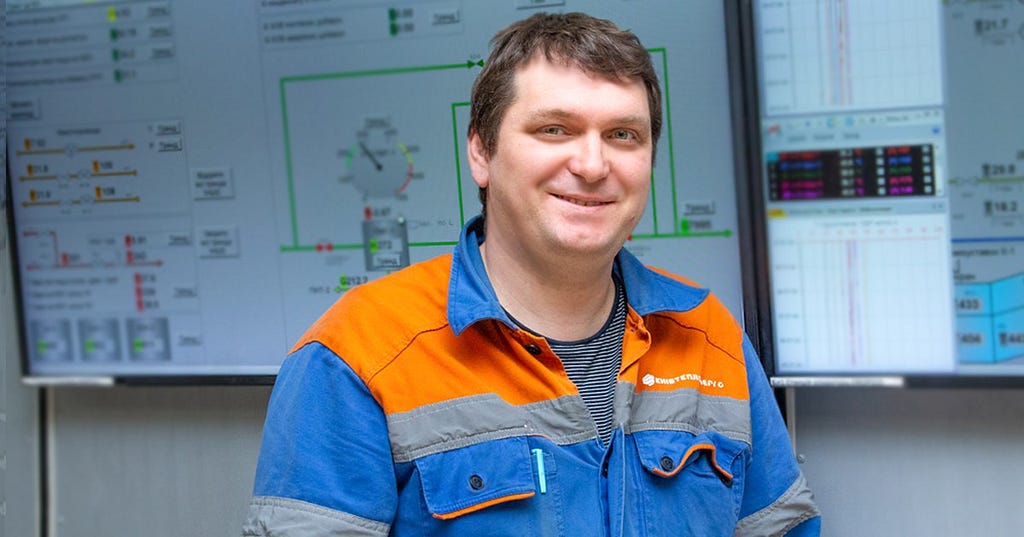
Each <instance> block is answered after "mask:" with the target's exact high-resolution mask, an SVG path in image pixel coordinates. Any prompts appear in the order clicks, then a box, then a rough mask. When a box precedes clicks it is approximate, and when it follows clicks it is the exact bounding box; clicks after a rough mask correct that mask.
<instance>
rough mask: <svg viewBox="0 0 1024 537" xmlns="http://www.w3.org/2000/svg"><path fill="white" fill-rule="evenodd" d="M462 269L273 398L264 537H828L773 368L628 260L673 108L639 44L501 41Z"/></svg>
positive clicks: (410, 298) (489, 80)
mask: <svg viewBox="0 0 1024 537" xmlns="http://www.w3.org/2000/svg"><path fill="white" fill-rule="evenodd" d="M493 45H494V47H493V50H492V53H491V56H490V58H489V59H488V61H487V64H486V65H485V67H484V69H483V70H482V72H481V73H480V76H479V78H478V80H477V82H476V83H475V84H474V87H473V94H472V112H471V115H472V117H471V120H470V129H469V140H468V156H469V162H470V166H471V169H472V172H473V177H474V179H475V180H476V182H477V184H478V185H479V186H480V187H481V198H482V199H483V200H484V217H482V218H477V219H475V220H473V221H471V222H470V223H469V224H467V226H466V228H465V229H464V230H463V232H462V236H461V239H460V242H459V244H458V246H456V248H455V251H454V252H453V254H451V255H447V256H442V257H439V258H436V259H433V260H430V261H426V262H423V263H420V264H416V265H414V266H412V267H409V268H407V269H405V270H402V271H400V272H397V273H395V274H392V275H390V276H388V277H386V278H382V279H380V280H378V281H376V282H372V283H368V284H365V285H363V286H360V287H357V288H355V289H353V290H351V291H349V292H348V293H346V294H345V295H344V296H343V297H342V299H341V300H340V301H338V303H337V304H335V305H334V306H333V307H332V308H331V309H330V310H329V311H328V312H327V313H326V314H325V315H324V316H323V317H322V318H321V319H320V320H319V321H317V323H316V324H315V325H314V326H313V327H312V328H311V329H310V330H309V332H308V333H307V334H306V335H305V336H304V337H303V338H302V339H301V340H300V341H299V342H298V344H297V345H296V347H295V348H294V350H293V351H292V353H291V355H290V356H289V358H288V360H287V361H286V362H285V364H284V365H283V366H282V368H281V372H280V374H279V376H278V380H277V384H276V385H275V387H274V392H273V395H272V397H271V401H270V408H269V410H268V416H267V423H266V427H265V431H264V439H263V446H262V450H261V454H260V460H259V467H258V469H257V475H256V485H255V498H254V499H253V501H252V504H251V516H250V520H249V521H248V522H247V523H246V529H245V534H246V535H288V536H292V535H303V536H304V535H366V536H371V535H372V536H385V535H398V536H401V535H417V536H418V535H444V536H474V535H568V536H591V535H651V536H661V535H673V536H679V535H716V536H717V535H722V536H726V535H734V534H735V535H782V534H787V533H788V534H789V535H816V534H817V533H818V531H819V518H818V514H817V510H816V508H815V506H814V503H813V500H812V498H811V495H810V492H809V491H808V489H807V487H806V484H805V481H804V479H803V477H802V476H801V474H800V471H799V469H798V468H797V467H796V463H795V461H794V458H793V454H792V452H791V450H790V447H789V442H788V438H787V436H786V432H785V429H784V427H783V424H782V420H781V418H780V416H779V413H778V409H777V408H776V407H775V403H774V399H773V398H772V394H771V391H770V389H769V387H768V385H767V382H766V380H765V378H764V374H763V372H762V370H761V368H760V366H759V363H758V360H757V357H756V356H755V354H754V352H753V349H752V348H751V346H750V344H749V342H748V341H747V340H746V339H745V337H744V335H743V332H742V330H741V329H740V327H739V326H738V325H737V324H736V322H735V321H734V320H733V319H732V318H731V317H730V316H729V314H728V313H727V312H726V310H725V309H724V307H723V306H722V305H720V304H719V303H718V302H717V301H716V300H715V299H714V298H713V297H712V296H710V295H709V294H708V292H707V291H705V290H702V289H699V288H696V287H692V286H691V285H689V284H687V283H684V282H682V281H680V280H679V279H677V278H674V277H671V276H668V275H665V274H663V273H660V272H655V271H652V270H650V269H648V268H646V267H644V266H643V265H641V264H640V263H639V262H638V261H637V260H636V258H634V257H632V256H631V255H630V254H629V253H628V252H626V251H625V250H623V249H622V246H623V244H624V243H625V241H626V239H627V237H628V236H629V233H630V232H631V231H632V229H633V227H634V226H635V225H636V223H637V221H638V220H639V219H640V217H641V215H642V214H643V211H644V206H645V203H646V200H647V197H648V189H649V182H650V175H651V167H652V166H653V160H654V152H655V142H656V140H657V139H658V135H659V132H660V118H661V95H660V90H659V86H658V83H657V78H656V75H655V73H654V70H653V68H652V66H651V61H650V57H649V55H648V53H647V52H646V50H645V49H644V48H643V46H642V45H641V44H640V42H639V41H638V40H637V39H636V37H635V36H633V35H632V34H631V33H628V32H624V31H622V30H619V29H618V28H616V27H615V26H614V25H612V24H611V23H610V22H608V21H603V20H599V19H593V18H591V17H588V16H585V15H582V14H567V15H548V14H539V15H535V16H533V17H530V18H528V19H526V20H523V21H520V22H518V23H516V24H513V25H512V26H510V27H509V28H506V29H505V30H502V31H501V32H499V33H498V34H497V36H495V38H494V41H493Z"/></svg>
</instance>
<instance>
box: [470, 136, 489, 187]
mask: <svg viewBox="0 0 1024 537" xmlns="http://www.w3.org/2000/svg"><path fill="white" fill-rule="evenodd" d="M466 158H467V159H469V171H470V173H472V174H473V181H476V184H477V186H479V187H480V188H487V185H488V184H490V182H491V175H490V159H489V158H488V157H487V151H486V150H484V142H483V140H481V139H480V135H479V134H477V132H476V131H473V132H471V133H469V139H467V140H466Z"/></svg>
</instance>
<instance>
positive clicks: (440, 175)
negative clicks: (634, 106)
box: [279, 48, 733, 271]
mask: <svg viewBox="0 0 1024 537" xmlns="http://www.w3.org/2000/svg"><path fill="white" fill-rule="evenodd" d="M649 50H650V52H651V54H652V56H653V57H654V58H653V59H654V63H655V67H656V69H657V70H659V71H660V72H659V76H660V78H661V83H662V91H663V95H664V101H663V102H664V111H663V114H664V117H665V119H664V121H663V124H664V128H663V133H662V138H661V140H660V142H659V155H661V158H659V159H658V162H657V163H656V166H655V168H654V169H653V170H652V174H651V199H650V201H649V204H648V209H647V212H646V213H645V215H644V218H643V219H642V220H641V222H640V223H639V225H638V226H637V229H636V230H635V232H634V235H633V238H634V239H658V238H691V237H730V236H732V234H733V231H731V230H729V229H723V226H719V225H716V223H715V222H714V216H715V207H714V202H691V203H687V207H686V209H685V210H682V209H681V206H682V205H683V203H681V201H680V198H681V194H680V188H679V182H678V180H677V170H676V162H675V159H676V155H675V151H674V150H673V148H674V144H673V132H672V113H671V97H670V95H671V94H670V91H669V78H670V77H669V76H667V74H668V54H667V52H666V50H665V49H664V48H655V49H649ZM482 66H483V62H482V61H481V60H479V59H469V60H466V61H463V62H456V63H447V64H437V65H423V66H412V67H398V68H386V69H368V70H359V71H345V72H334V73H320V74H310V75H303V76H289V77H283V78H281V79H280V80H279V89H280V100H281V121H282V138H283V144H284V152H283V153H284V166H285V176H286V180H287V212H288V218H287V225H288V230H287V234H286V235H284V234H283V235H282V237H283V238H285V240H284V241H283V242H284V244H282V246H281V251H282V252H324V251H345V250H349V251H355V250H363V251H364V254H365V259H366V268H367V270H369V271H381V270H390V269H393V268H399V267H401V266H404V265H407V264H408V263H409V254H408V249H409V248H417V247H423V246H442V245H450V244H453V239H454V237H455V236H456V234H457V231H458V228H460V227H461V225H462V224H463V223H464V222H465V221H466V220H467V219H468V217H469V216H471V215H472V214H475V212H476V210H477V205H476V203H477V201H476V184H475V183H473V181H472V179H471V178H470V177H469V175H468V169H467V165H466V163H465V156H464V155H463V154H462V153H463V150H464V143H463V141H464V139H465V134H466V126H467V123H468V112H469V103H468V102H466V100H467V99H466V98H465V96H466V95H467V94H468V88H469V87H470V86H471V84H472V80H473V78H474V77H475V76H476V74H477V73H478V72H479V68H480V67H482ZM453 95H456V96H461V97H462V98H457V99H453V98H451V96H453ZM439 125H450V128H451V137H448V136H439V135H438V130H439V128H441V127H439ZM693 215H697V217H696V218H694V217H693ZM339 223H340V224H342V225H340V226H339ZM410 236H411V237H413V238H414V239H415V240H410Z"/></svg>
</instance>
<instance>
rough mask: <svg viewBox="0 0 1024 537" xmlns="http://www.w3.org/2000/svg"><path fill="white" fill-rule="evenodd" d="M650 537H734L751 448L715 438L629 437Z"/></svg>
mask: <svg viewBox="0 0 1024 537" xmlns="http://www.w3.org/2000/svg"><path fill="white" fill-rule="evenodd" d="M632 437H633V440H634V442H635V443H636V449H637V459H638V466H639V468H637V470H636V471H635V472H634V475H635V477H636V479H638V480H639V483H637V485H638V487H637V489H638V491H639V492H638V493H639V496H640V498H638V499H639V505H636V508H637V509H638V510H640V511H641V513H642V515H641V516H640V517H639V518H641V519H642V520H644V525H645V526H646V528H647V532H646V534H649V535H652V536H654V535H695V536H703V535H716V536H717V535H723V536H724V535H730V536H731V535H732V534H733V529H734V528H735V526H736V522H737V520H738V518H739V511H740V503H741V501H742V498H743V486H744V480H745V477H746V465H747V461H748V460H749V458H750V446H749V445H748V444H747V443H746V442H741V441H738V440H734V439H732V438H729V437H727V436H724V435H722V434H719V433H716V432H706V433H702V434H699V435H694V434H691V433H687V432H681V431H643V432H637V433H634V434H633V435H632Z"/></svg>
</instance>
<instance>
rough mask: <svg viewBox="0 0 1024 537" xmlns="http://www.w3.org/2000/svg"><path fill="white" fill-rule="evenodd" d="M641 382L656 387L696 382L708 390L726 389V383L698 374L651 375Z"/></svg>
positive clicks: (647, 375)
mask: <svg viewBox="0 0 1024 537" xmlns="http://www.w3.org/2000/svg"><path fill="white" fill-rule="evenodd" d="M640 382H643V383H644V386H654V385H655V384H667V385H669V386H671V385H673V384H676V383H677V382H696V383H698V384H700V385H701V386H704V387H706V388H719V389H722V388H725V383H724V382H722V381H720V380H714V379H706V378H704V377H701V376H700V375H698V374H696V373H683V374H682V375H679V376H676V377H672V378H662V377H656V376H654V375H652V374H650V373H648V374H646V375H644V376H643V378H642V379H640Z"/></svg>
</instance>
